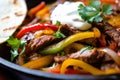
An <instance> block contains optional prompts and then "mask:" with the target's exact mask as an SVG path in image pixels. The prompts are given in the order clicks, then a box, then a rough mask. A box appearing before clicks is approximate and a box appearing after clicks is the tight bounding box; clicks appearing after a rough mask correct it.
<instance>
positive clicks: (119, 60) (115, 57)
mask: <svg viewBox="0 0 120 80" xmlns="http://www.w3.org/2000/svg"><path fill="white" fill-rule="evenodd" d="M100 51H103V52H105V53H106V54H108V55H109V56H110V57H111V58H112V59H113V60H114V61H115V62H116V63H117V64H118V65H119V66H120V57H119V56H118V55H117V53H116V52H115V51H113V50H111V49H109V48H102V49H100Z"/></svg>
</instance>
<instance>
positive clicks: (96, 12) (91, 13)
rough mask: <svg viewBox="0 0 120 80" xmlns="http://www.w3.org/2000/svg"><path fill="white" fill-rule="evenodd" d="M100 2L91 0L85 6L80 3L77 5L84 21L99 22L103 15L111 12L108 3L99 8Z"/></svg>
mask: <svg viewBox="0 0 120 80" xmlns="http://www.w3.org/2000/svg"><path fill="white" fill-rule="evenodd" d="M100 7H101V3H100V2H99V1H98V0H96V1H94V0H93V1H91V2H90V3H89V4H88V5H87V6H84V5H83V4H80V5H79V6H78V13H79V15H80V16H81V18H82V19H83V20H84V21H87V22H88V23H92V22H101V21H102V20H103V19H104V18H103V17H104V15H103V14H105V15H108V14H111V13H112V9H111V6H110V5H108V4H105V5H103V7H102V9H100Z"/></svg>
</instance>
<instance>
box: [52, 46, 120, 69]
mask: <svg viewBox="0 0 120 80" xmlns="http://www.w3.org/2000/svg"><path fill="white" fill-rule="evenodd" d="M68 58H72V59H78V60H82V61H84V62H86V63H88V64H91V65H93V66H95V67H97V68H99V69H101V70H106V69H111V68H113V69H116V70H120V67H119V66H118V65H117V64H116V63H115V62H114V61H113V60H112V58H111V57H110V56H109V55H107V54H106V53H105V52H103V51H101V48H93V49H92V50H86V51H84V52H83V53H82V54H80V53H79V52H75V53H71V54H66V55H64V56H55V57H54V60H55V62H57V63H62V62H63V61H64V60H66V59H68Z"/></svg>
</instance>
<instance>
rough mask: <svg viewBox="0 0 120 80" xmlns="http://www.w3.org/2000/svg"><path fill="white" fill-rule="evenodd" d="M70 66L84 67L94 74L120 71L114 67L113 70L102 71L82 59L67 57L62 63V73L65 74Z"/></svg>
mask: <svg viewBox="0 0 120 80" xmlns="http://www.w3.org/2000/svg"><path fill="white" fill-rule="evenodd" d="M69 66H78V67H80V68H82V69H83V70H85V71H88V72H89V73H91V74H93V75H105V74H113V73H119V72H118V71H116V70H115V69H112V70H109V69H108V70H106V71H101V70H99V69H97V68H95V67H93V66H91V65H89V64H87V63H85V62H83V61H81V60H76V59H70V58H69V59H66V60H65V61H64V62H63V63H62V66H61V70H60V73H61V74H64V73H65V72H66V70H67V68H68V67H69Z"/></svg>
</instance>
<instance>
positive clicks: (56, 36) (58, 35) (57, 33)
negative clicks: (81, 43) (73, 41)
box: [54, 29, 66, 38]
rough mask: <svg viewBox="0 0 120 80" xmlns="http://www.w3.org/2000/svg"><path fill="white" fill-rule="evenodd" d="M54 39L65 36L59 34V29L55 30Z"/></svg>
mask: <svg viewBox="0 0 120 80" xmlns="http://www.w3.org/2000/svg"><path fill="white" fill-rule="evenodd" d="M54 36H55V38H65V37H66V36H65V35H64V34H63V33H61V31H60V29H58V30H57V32H56V33H55V34H54Z"/></svg>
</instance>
